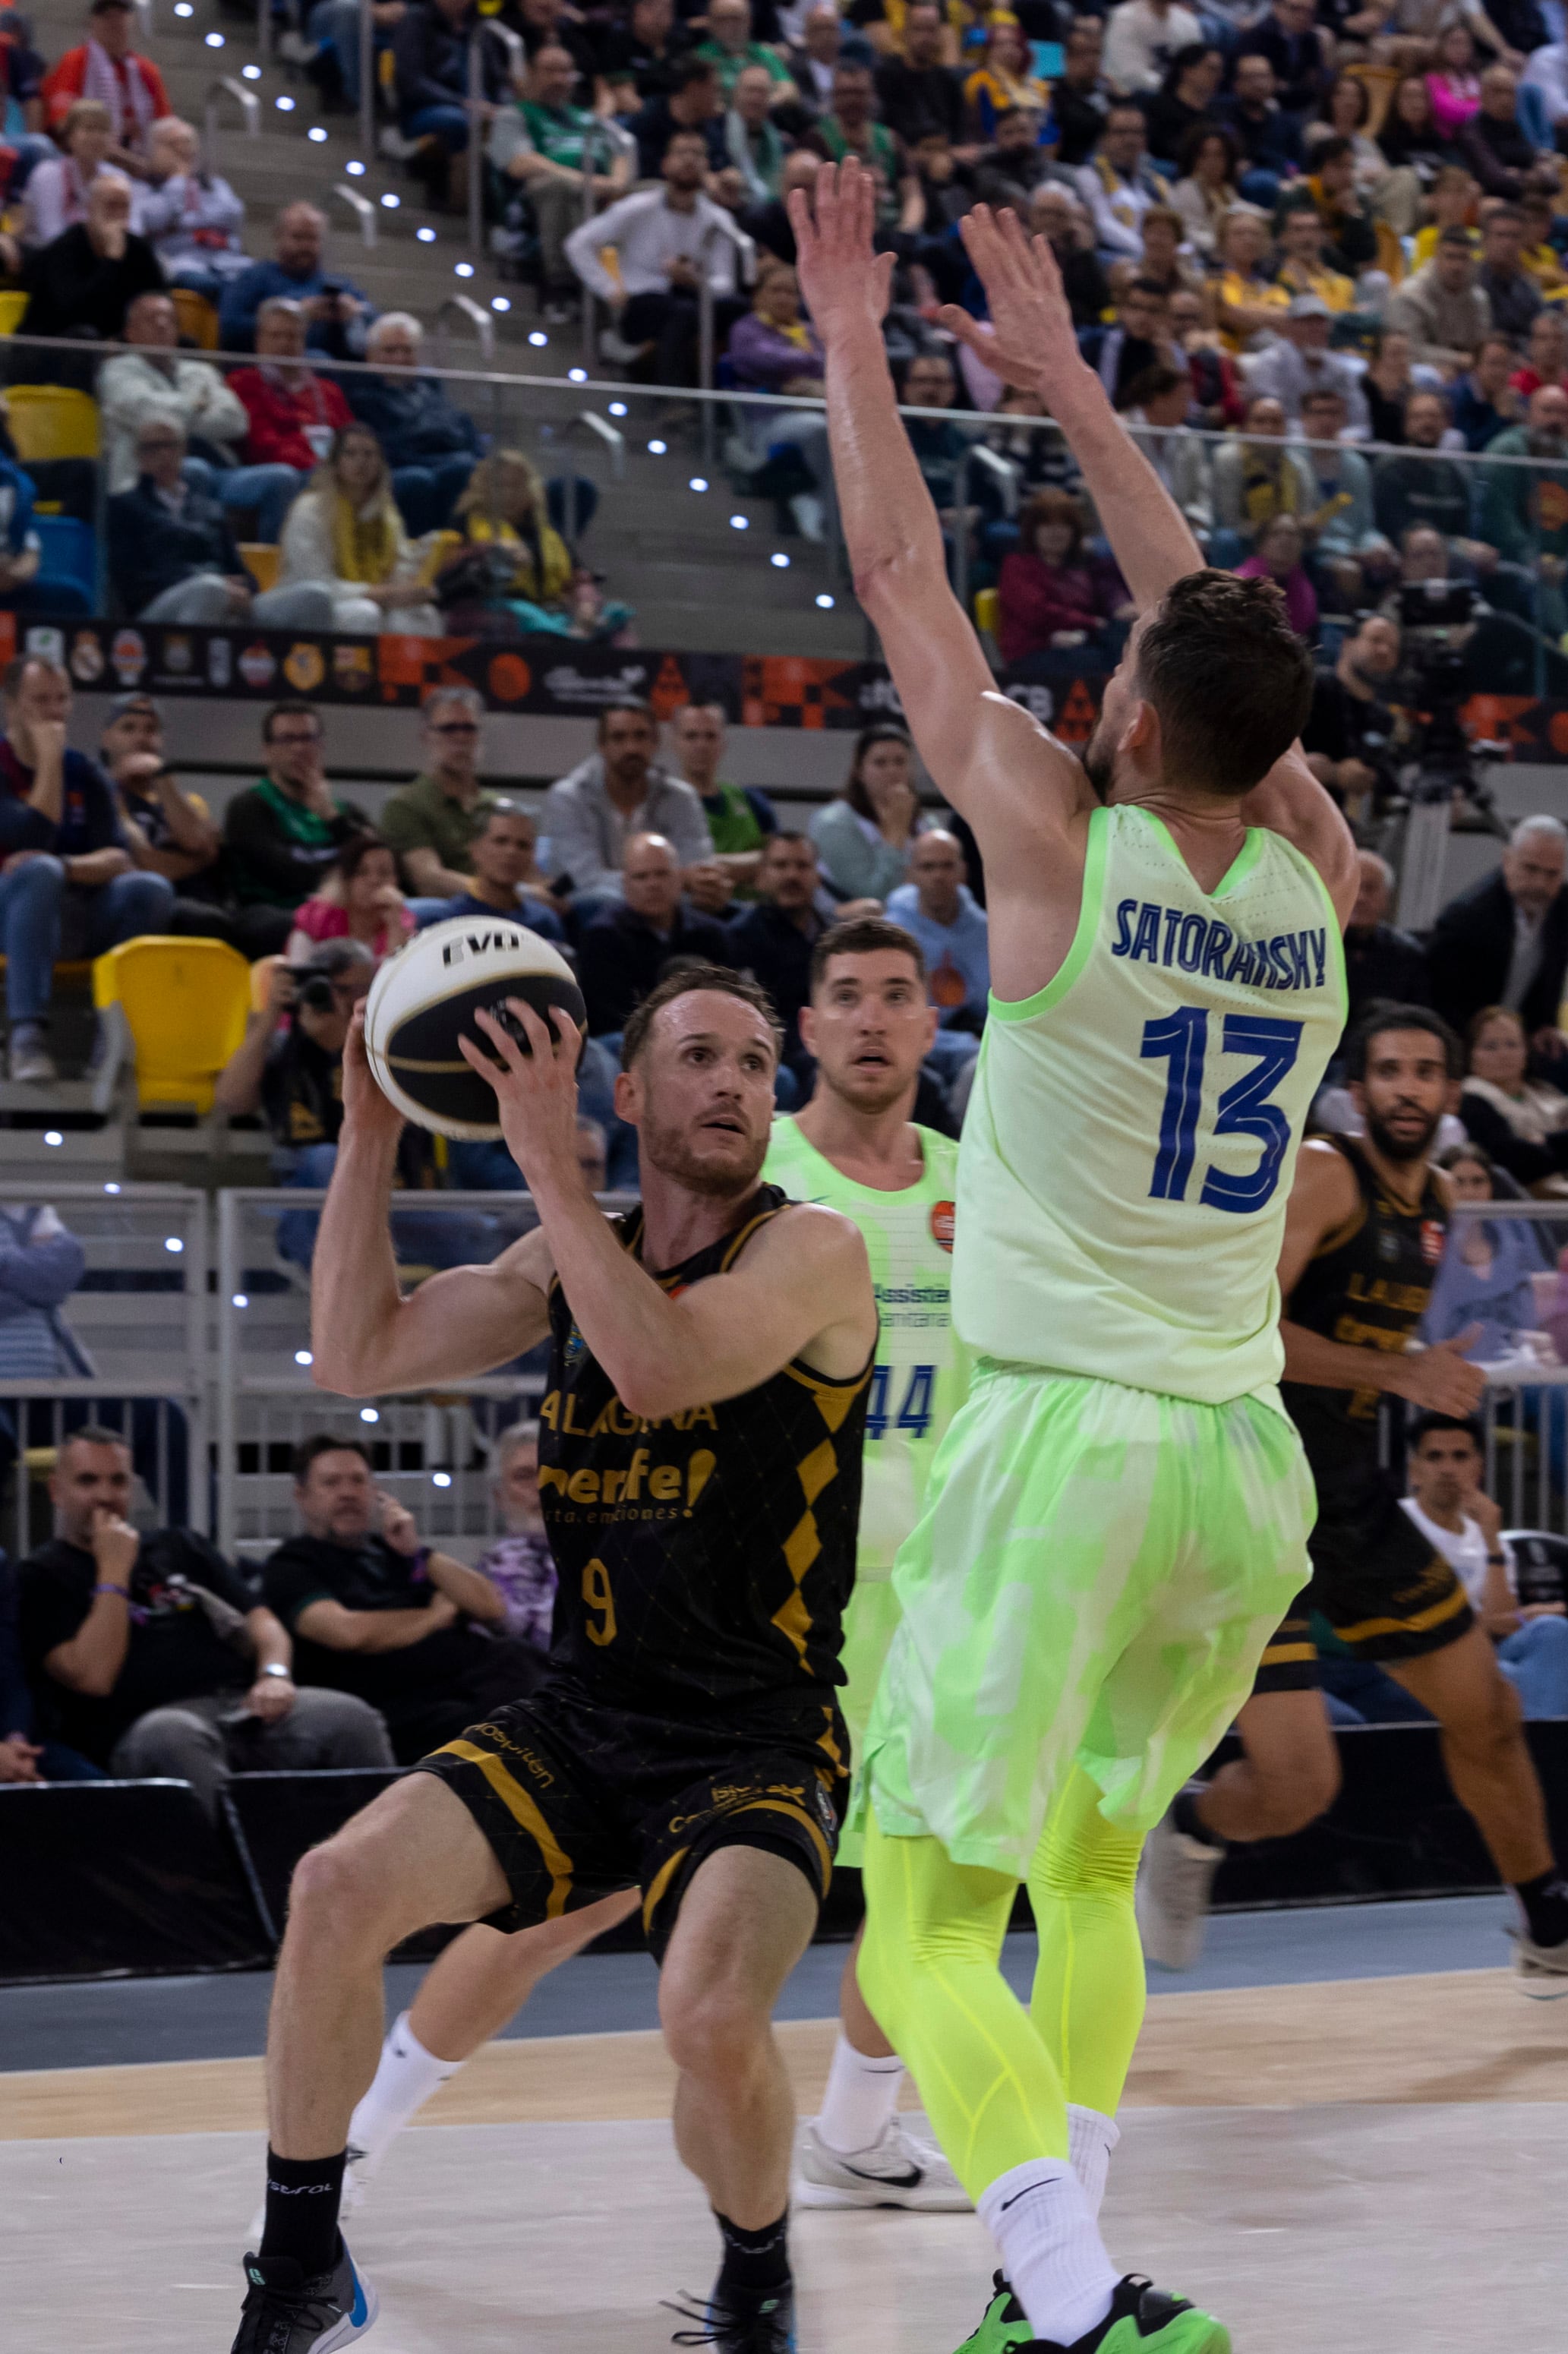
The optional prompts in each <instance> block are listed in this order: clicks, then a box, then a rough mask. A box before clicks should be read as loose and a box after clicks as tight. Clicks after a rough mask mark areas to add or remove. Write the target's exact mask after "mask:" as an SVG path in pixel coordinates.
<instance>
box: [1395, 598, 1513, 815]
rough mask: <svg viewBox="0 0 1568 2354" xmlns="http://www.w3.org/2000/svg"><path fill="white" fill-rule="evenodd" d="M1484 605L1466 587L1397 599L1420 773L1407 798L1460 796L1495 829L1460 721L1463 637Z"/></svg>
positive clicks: (1487, 792)
mask: <svg viewBox="0 0 1568 2354" xmlns="http://www.w3.org/2000/svg"><path fill="white" fill-rule="evenodd" d="M1477 605H1478V598H1477V595H1476V591H1475V589H1474V588H1472V587H1471V586H1470V583H1469V582H1468V581H1467V580H1417V581H1410V582H1407V583H1406V584H1405V586H1404V588H1401V590H1400V592H1399V625H1400V631H1401V633H1402V635H1403V637H1404V680H1403V682H1402V684H1403V691H1404V694H1405V695H1406V696H1407V697H1408V700H1409V704H1410V708H1411V712H1412V753H1413V758H1414V776H1413V777H1412V778H1410V779H1407V780H1406V783H1405V786H1404V791H1405V793H1406V795H1407V797H1408V798H1409V800H1410V801H1414V802H1421V801H1443V802H1445V803H1449V802H1451V801H1452V800H1453V797H1454V794H1455V793H1456V791H1457V792H1459V793H1461V794H1462V795H1463V797H1464V799H1465V801H1466V802H1467V804H1468V806H1469V808H1470V809H1471V810H1473V811H1475V813H1476V815H1477V816H1478V818H1480V819H1481V820H1482V821H1483V822H1486V823H1489V824H1495V823H1496V822H1497V821H1496V819H1495V816H1494V812H1493V809H1492V794H1491V788H1490V786H1489V785H1488V784H1486V783H1485V782H1484V781H1483V779H1482V778H1481V776H1480V774H1479V772H1478V769H1477V766H1476V751H1475V747H1474V746H1473V745H1472V743H1471V741H1470V739H1469V737H1467V735H1466V733H1465V729H1464V726H1463V723H1462V721H1461V720H1460V717H1459V714H1460V711H1461V709H1462V708H1463V705H1464V703H1465V699H1466V696H1467V694H1468V692H1469V681H1468V673H1467V666H1466V662H1465V645H1464V641H1463V640H1462V639H1460V638H1459V636H1458V633H1459V632H1460V631H1468V630H1469V628H1470V626H1471V624H1472V623H1473V622H1474V620H1475V619H1476V608H1477Z"/></svg>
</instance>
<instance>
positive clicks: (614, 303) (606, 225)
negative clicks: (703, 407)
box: [566, 131, 746, 384]
mask: <svg viewBox="0 0 1568 2354" xmlns="http://www.w3.org/2000/svg"><path fill="white" fill-rule="evenodd" d="M707 170H708V152H707V144H706V142H705V140H704V138H703V135H702V133H701V132H699V131H677V132H676V133H675V134H674V136H673V139H672V140H671V142H670V143H669V145H668V146H667V147H666V148H665V150H664V161H663V164H662V175H663V181H664V185H663V186H662V188H644V189H641V190H640V191H639V192H638V193H637V194H636V195H635V196H622V197H621V199H620V203H619V204H614V205H611V206H610V207H609V211H608V212H602V213H600V214H599V216H598V217H597V218H596V219H593V220H587V221H584V222H582V223H581V224H580V225H579V227H578V228H575V229H574V230H573V231H572V234H571V236H570V237H569V238H567V246H566V252H567V260H568V261H569V262H570V263H571V265H572V268H573V269H574V270H576V271H577V276H578V277H579V278H580V279H581V280H582V282H583V284H584V285H585V286H586V287H587V288H588V292H590V293H591V294H597V295H598V296H599V299H600V301H601V302H608V303H609V305H610V307H611V309H612V310H613V311H614V312H615V313H616V324H617V327H618V329H619V331H620V335H621V337H622V339H623V340H624V341H625V342H626V343H629V344H641V345H647V346H650V347H652V348H654V349H656V353H657V358H656V366H655V374H656V380H657V381H658V382H659V383H660V384H695V382H696V380H697V366H696V359H697V331H698V312H697V292H698V289H699V287H700V286H701V285H702V283H703V281H704V279H706V281H707V283H708V286H709V288H710V289H711V290H712V292H713V297H714V319H715V348H716V349H722V348H723V345H724V338H725V335H726V333H727V331H728V328H729V327H730V325H731V324H732V323H733V322H734V321H735V320H736V318H738V317H739V315H740V313H741V312H742V311H743V310H744V309H745V307H746V306H745V304H744V302H736V255H737V253H738V251H739V250H740V247H741V240H740V237H739V232H738V231H737V230H736V228H735V225H734V223H733V222H732V221H731V220H730V217H729V216H728V214H727V213H726V212H725V211H724V210H723V209H722V207H719V206H718V205H715V204H714V203H713V202H712V201H711V200H710V199H709V198H708V197H707V196H705V195H704V194H703V183H704V181H705V178H706V177H707ZM607 245H608V246H612V247H613V248H614V249H615V255H616V260H617V265H618V273H619V274H618V275H616V276H612V275H611V273H610V271H609V270H607V269H606V268H605V265H604V262H603V260H601V259H600V256H601V254H602V252H603V249H604V248H605V247H606V246H607Z"/></svg>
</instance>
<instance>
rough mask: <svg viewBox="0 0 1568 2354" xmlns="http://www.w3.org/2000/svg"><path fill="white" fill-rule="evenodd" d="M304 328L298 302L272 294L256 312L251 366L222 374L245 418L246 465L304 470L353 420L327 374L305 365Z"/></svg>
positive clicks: (341, 396) (337, 388)
mask: <svg viewBox="0 0 1568 2354" xmlns="http://www.w3.org/2000/svg"><path fill="white" fill-rule="evenodd" d="M306 333H307V327H306V321H305V313H304V309H303V307H302V304H300V303H298V302H291V301H290V300H289V298H288V296H287V295H286V294H278V295H274V296H273V297H272V299H271V300H270V302H263V303H262V305H261V308H260V311H258V313H256V366H254V367H248V368H239V369H238V370H237V371H236V372H235V374H234V375H233V376H230V378H229V380H228V382H229V389H230V390H231V391H232V392H233V394H234V396H235V398H236V399H238V400H239V401H241V402H243V404H244V407H245V411H246V414H247V415H248V417H249V419H250V430H249V434H248V435H247V436H246V440H245V458H246V462H247V464H249V465H252V466H273V465H279V464H281V465H284V466H292V467H294V468H296V469H297V471H298V472H300V473H301V474H308V473H309V472H311V470H312V468H313V467H314V466H316V465H318V464H319V463H320V462H321V461H322V459H323V458H324V457H325V456H326V454H327V451H329V450H330V449H331V447H332V438H333V435H334V433H336V432H337V431H339V429H341V428H342V427H343V426H344V425H352V424H353V422H354V416H353V412H352V411H351V409H350V408H349V405H348V403H347V401H346V400H345V399H344V397H343V394H342V392H341V390H340V389H339V387H337V385H336V384H334V381H333V379H332V377H331V376H318V375H317V374H316V372H315V370H314V368H313V367H310V366H307V365H306V362H305V335H306Z"/></svg>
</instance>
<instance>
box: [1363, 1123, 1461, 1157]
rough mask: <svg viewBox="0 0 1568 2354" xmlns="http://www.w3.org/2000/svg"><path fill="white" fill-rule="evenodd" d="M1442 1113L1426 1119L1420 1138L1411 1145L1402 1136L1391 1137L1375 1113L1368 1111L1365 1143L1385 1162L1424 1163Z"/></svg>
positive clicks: (1439, 1124)
mask: <svg viewBox="0 0 1568 2354" xmlns="http://www.w3.org/2000/svg"><path fill="white" fill-rule="evenodd" d="M1442 1119H1443V1115H1442V1113H1441V1112H1440V1111H1435V1112H1434V1113H1433V1114H1432V1116H1431V1118H1430V1119H1428V1121H1427V1123H1426V1125H1425V1128H1424V1129H1422V1131H1421V1135H1420V1138H1419V1139H1418V1140H1416V1141H1415V1142H1414V1143H1413V1142H1411V1141H1409V1140H1407V1139H1406V1138H1404V1137H1403V1136H1393V1135H1392V1134H1391V1133H1390V1131H1389V1130H1388V1129H1386V1128H1385V1127H1384V1126H1383V1122H1382V1120H1381V1119H1378V1117H1377V1115H1376V1113H1375V1112H1372V1111H1369V1112H1368V1114H1367V1141H1368V1143H1369V1144H1370V1145H1371V1146H1372V1150H1374V1151H1375V1152H1379V1153H1381V1154H1382V1155H1383V1159H1384V1160H1385V1161H1395V1162H1400V1163H1405V1164H1408V1163H1409V1162H1411V1161H1425V1160H1426V1159H1427V1158H1428V1157H1429V1155H1430V1153H1431V1150H1432V1146H1433V1142H1434V1140H1435V1139H1436V1134H1437V1130H1438V1128H1439V1127H1440V1126H1441V1124H1442Z"/></svg>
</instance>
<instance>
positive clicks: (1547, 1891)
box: [1513, 1864, 1568, 1946]
mask: <svg viewBox="0 0 1568 2354" xmlns="http://www.w3.org/2000/svg"><path fill="white" fill-rule="evenodd" d="M1513 1893H1514V1894H1515V1895H1516V1896H1517V1897H1518V1899H1519V1901H1520V1904H1522V1905H1523V1907H1524V1917H1525V1921H1526V1924H1527V1925H1528V1926H1529V1930H1530V1935H1531V1943H1532V1944H1534V1945H1537V1946H1561V1945H1562V1944H1563V1941H1564V1939H1568V1881H1565V1880H1564V1879H1563V1874H1562V1873H1561V1872H1559V1870H1558V1869H1557V1866H1556V1865H1555V1864H1553V1865H1552V1869H1551V1871H1550V1872H1540V1873H1538V1874H1537V1876H1536V1877H1535V1879H1533V1880H1516V1881H1515V1882H1514V1883H1513Z"/></svg>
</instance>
